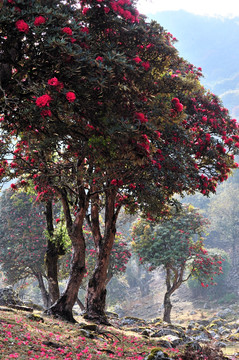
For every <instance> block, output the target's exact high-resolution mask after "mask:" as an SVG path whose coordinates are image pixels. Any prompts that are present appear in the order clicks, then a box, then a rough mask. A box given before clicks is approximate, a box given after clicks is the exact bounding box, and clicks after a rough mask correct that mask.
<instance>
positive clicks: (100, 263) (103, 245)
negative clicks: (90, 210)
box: [86, 190, 118, 325]
mask: <svg viewBox="0 0 239 360" xmlns="http://www.w3.org/2000/svg"><path fill="white" fill-rule="evenodd" d="M115 195H116V193H115V191H112V190H109V191H108V192H106V205H105V234H104V238H103V239H101V240H100V241H98V242H96V244H97V245H98V248H97V253H98V258H97V263H96V266H95V270H94V272H93V275H92V277H91V279H90V280H89V283H88V287H87V294H86V318H87V319H90V320H93V321H95V322H97V323H100V324H106V325H109V322H108V320H107V317H106V314H105V307H106V284H107V280H108V278H107V273H108V267H109V259H110V254H111V250H112V247H113V243H114V239H115V233H116V227H115V224H116V219H117V215H118V213H117V212H115V210H114V209H115V208H114V202H115ZM96 218H97V216H95V219H96ZM95 219H94V220H95ZM92 224H93V226H94V222H92ZM96 227H97V228H99V226H98V224H96ZM96 230H97V229H96ZM96 232H97V231H96ZM93 234H94V229H93ZM98 237H99V236H98ZM99 238H100V237H99Z"/></svg>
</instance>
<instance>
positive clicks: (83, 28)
mask: <svg viewBox="0 0 239 360" xmlns="http://www.w3.org/2000/svg"><path fill="white" fill-rule="evenodd" d="M80 31H81V32H85V33H86V34H89V32H90V31H89V28H88V27H87V26H84V27H82V28H81V29H80Z"/></svg>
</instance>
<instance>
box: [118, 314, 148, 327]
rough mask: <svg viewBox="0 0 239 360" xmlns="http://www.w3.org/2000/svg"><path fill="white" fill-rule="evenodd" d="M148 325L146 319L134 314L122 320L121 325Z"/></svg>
mask: <svg viewBox="0 0 239 360" xmlns="http://www.w3.org/2000/svg"><path fill="white" fill-rule="evenodd" d="M135 324H137V325H146V322H145V320H143V319H139V318H136V317H132V316H126V317H124V318H123V319H122V320H121V325H135Z"/></svg>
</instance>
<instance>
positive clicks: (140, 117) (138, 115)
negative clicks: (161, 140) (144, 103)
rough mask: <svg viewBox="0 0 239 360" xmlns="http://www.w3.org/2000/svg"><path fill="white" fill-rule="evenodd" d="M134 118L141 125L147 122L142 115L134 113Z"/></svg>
mask: <svg viewBox="0 0 239 360" xmlns="http://www.w3.org/2000/svg"><path fill="white" fill-rule="evenodd" d="M135 116H136V119H138V120H139V121H140V122H141V124H143V123H146V122H148V119H147V118H146V117H145V115H144V114H143V113H138V112H136V113H135Z"/></svg>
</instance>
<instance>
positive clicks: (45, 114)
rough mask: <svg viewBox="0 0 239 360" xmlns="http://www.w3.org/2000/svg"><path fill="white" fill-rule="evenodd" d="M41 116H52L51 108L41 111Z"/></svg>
mask: <svg viewBox="0 0 239 360" xmlns="http://www.w3.org/2000/svg"><path fill="white" fill-rule="evenodd" d="M41 116H42V117H46V116H52V113H51V110H49V109H48V110H42V111H41Z"/></svg>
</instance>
